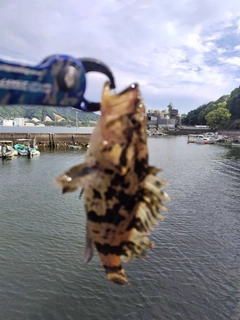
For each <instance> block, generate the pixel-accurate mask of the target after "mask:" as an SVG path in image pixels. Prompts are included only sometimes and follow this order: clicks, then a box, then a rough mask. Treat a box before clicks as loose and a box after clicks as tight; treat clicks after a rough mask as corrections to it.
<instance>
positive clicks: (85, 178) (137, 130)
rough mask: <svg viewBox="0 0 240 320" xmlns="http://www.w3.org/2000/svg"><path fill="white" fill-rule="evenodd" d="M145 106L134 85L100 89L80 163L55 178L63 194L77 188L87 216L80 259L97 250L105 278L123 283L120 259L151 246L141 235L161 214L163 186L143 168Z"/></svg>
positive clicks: (145, 164)
mask: <svg viewBox="0 0 240 320" xmlns="http://www.w3.org/2000/svg"><path fill="white" fill-rule="evenodd" d="M145 111H146V110H145V105H144V103H143V100H142V98H141V95H140V91H139V88H138V85H137V84H132V85H131V86H129V87H128V88H127V89H126V90H124V91H123V92H121V93H119V94H115V95H114V94H111V91H110V84H109V83H108V82H107V83H106V84H105V85H104V88H103V93H102V102H101V116H100V117H99V120H98V122H97V124H96V127H95V129H94V131H93V133H92V135H91V139H90V147H89V149H88V151H87V154H86V158H85V161H84V163H83V164H80V165H77V166H75V167H73V168H71V169H70V170H68V171H67V172H65V173H63V174H62V175H60V176H59V177H57V179H56V180H55V182H56V184H57V185H59V186H61V187H62V191H63V193H66V192H72V191H75V190H76V189H78V188H79V187H82V188H83V194H84V203H85V210H86V214H87V225H86V248H85V252H84V257H83V261H84V262H85V263H87V262H89V261H90V260H91V258H92V256H93V251H94V248H96V250H97V251H98V254H99V257H100V259H101V261H102V264H103V267H104V269H105V272H106V274H107V277H108V279H109V280H111V281H112V282H113V283H116V284H121V285H123V284H127V283H128V280H127V278H126V275H125V272H124V270H123V268H122V266H121V261H123V262H127V261H130V260H132V259H133V258H142V257H145V256H146V250H149V249H152V248H153V243H152V242H151V241H150V240H149V239H148V238H147V237H146V234H149V233H150V230H151V229H152V228H153V225H154V224H157V219H158V218H160V219H162V218H163V217H162V215H161V214H160V213H159V210H163V211H166V207H165V206H164V205H163V203H162V201H163V200H168V199H169V198H168V196H167V194H166V193H165V192H163V191H162V190H161V189H160V187H161V186H164V185H166V182H165V181H163V180H161V179H160V178H158V177H157V173H158V172H159V171H160V170H158V169H157V168H155V167H151V166H149V164H148V148H147V136H146V124H147V118H146V114H145Z"/></svg>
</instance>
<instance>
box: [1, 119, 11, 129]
mask: <svg viewBox="0 0 240 320" xmlns="http://www.w3.org/2000/svg"><path fill="white" fill-rule="evenodd" d="M2 125H3V126H6V127H8V126H13V120H7V119H3V124H2Z"/></svg>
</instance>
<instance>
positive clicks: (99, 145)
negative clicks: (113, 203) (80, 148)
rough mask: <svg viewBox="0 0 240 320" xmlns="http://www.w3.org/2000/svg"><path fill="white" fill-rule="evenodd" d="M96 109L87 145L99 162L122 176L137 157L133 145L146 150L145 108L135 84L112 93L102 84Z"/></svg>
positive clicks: (106, 85)
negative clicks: (92, 129)
mask: <svg viewBox="0 0 240 320" xmlns="http://www.w3.org/2000/svg"><path fill="white" fill-rule="evenodd" d="M100 110H101V116H100V119H99V121H98V123H97V126H96V130H95V133H94V134H93V136H92V139H91V143H90V145H91V144H92V145H93V148H94V150H96V149H98V151H99V152H98V154H97V158H98V160H99V159H100V161H99V162H100V163H101V162H103V161H107V162H108V163H111V164H112V165H113V166H115V168H119V170H120V173H122V174H124V173H125V172H126V171H127V169H128V167H129V165H130V164H131V163H133V161H134V160H135V157H136V156H137V152H136V150H137V149H139V148H137V149H136V145H139V144H142V145H143V146H144V148H146V139H147V136H146V124H147V117H146V107H145V104H144V102H143V99H142V97H141V94H140V90H139V86H138V84H136V83H134V84H131V85H130V86H129V87H127V88H126V89H125V90H123V91H122V92H120V93H118V94H113V93H112V92H111V89H110V83H108V82H107V83H105V85H104V87H103V92H102V101H101V109H100ZM138 151H139V150H138Z"/></svg>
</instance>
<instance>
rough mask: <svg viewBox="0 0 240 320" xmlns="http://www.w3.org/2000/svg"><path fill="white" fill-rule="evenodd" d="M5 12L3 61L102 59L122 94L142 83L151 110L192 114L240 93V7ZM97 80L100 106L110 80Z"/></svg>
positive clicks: (131, 0)
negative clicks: (61, 57) (55, 56)
mask: <svg viewBox="0 0 240 320" xmlns="http://www.w3.org/2000/svg"><path fill="white" fill-rule="evenodd" d="M1 12H2V15H1V20H0V37H1V43H0V55H1V58H4V59H7V60H11V61H12V60H15V61H19V62H28V63H29V64H37V63H39V62H40V61H42V60H43V58H45V57H47V56H49V55H51V54H54V53H61V54H69V55H72V56H74V57H86V56H88V57H96V58H98V59H100V60H102V61H104V62H105V63H106V64H108V65H109V67H110V68H111V69H112V71H113V73H114V75H115V78H116V83H117V90H121V89H123V88H124V87H126V86H127V85H129V84H130V83H131V82H139V84H140V86H141V90H142V92H143V96H144V99H145V101H146V103H147V105H148V107H149V108H154V109H157V108H159V109H165V108H166V106H167V105H168V103H169V102H170V101H171V102H173V104H174V106H175V107H176V108H178V109H179V111H180V112H188V111H190V110H192V109H194V108H196V107H198V106H199V105H201V104H203V103H207V102H209V101H210V100H214V99H217V98H218V97H219V96H221V95H223V94H226V93H230V92H231V91H232V90H233V89H234V88H235V87H236V86H238V85H239V73H238V68H239V57H238V51H239V50H240V49H239V48H240V43H239V31H240V29H239V28H240V6H239V0H229V1H224V0H218V1H217V0H212V1H208V0H202V1H199V0H179V1H178V2H176V3H174V6H173V4H172V2H169V1H159V0H151V1H148V2H146V1H145V0H144V1H143V0H138V1H137V0H128V1H127V0H123V1H119V0H105V1H102V2H99V1H97V0H92V1H86V0H82V1H76V0H68V1H66V0H62V1H58V2H57V1H56V0H41V1H38V2H35V1H32V2H30V1H29V0H22V1H21V2H20V1H17V0H11V1H10V0H9V1H6V2H4V3H3V4H1ZM88 78H89V77H88ZM90 79H91V84H92V85H91V86H90V85H88V88H87V92H86V95H87V96H88V97H89V98H92V100H99V98H100V94H101V86H102V82H103V81H104V79H105V78H104V77H103V76H100V75H98V76H96V75H91V77H90Z"/></svg>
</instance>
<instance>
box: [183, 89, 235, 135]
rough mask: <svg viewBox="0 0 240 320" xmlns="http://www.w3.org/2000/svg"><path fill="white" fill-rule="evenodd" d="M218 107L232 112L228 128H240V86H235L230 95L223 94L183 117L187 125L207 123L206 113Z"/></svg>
mask: <svg viewBox="0 0 240 320" xmlns="http://www.w3.org/2000/svg"><path fill="white" fill-rule="evenodd" d="M218 108H226V109H228V111H229V112H230V114H231V118H230V122H229V126H228V128H235V129H239V128H240V87H238V88H235V89H234V90H233V91H232V92H231V94H230V95H228V94H226V95H223V96H221V97H220V98H219V99H217V100H216V101H211V102H209V103H207V104H204V105H202V106H200V107H198V108H197V109H194V110H192V111H190V112H188V114H187V115H186V116H185V117H184V118H183V119H182V120H183V123H184V124H187V125H206V124H207V120H206V115H207V114H209V113H210V112H211V111H214V110H217V109H218Z"/></svg>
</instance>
